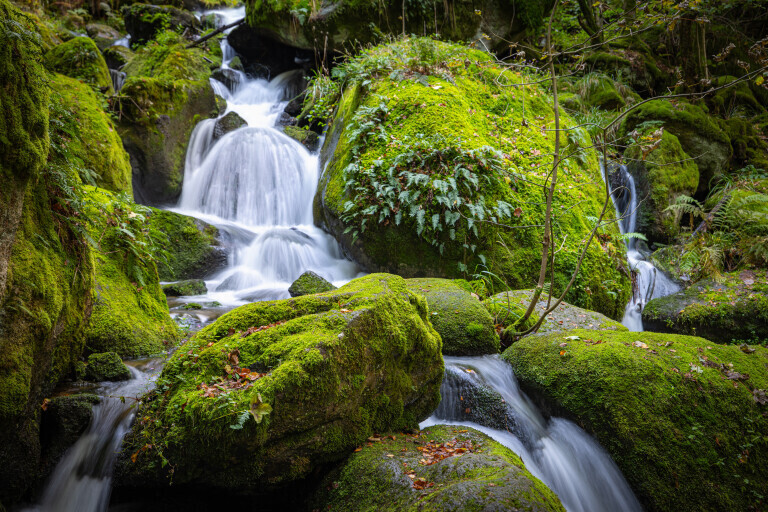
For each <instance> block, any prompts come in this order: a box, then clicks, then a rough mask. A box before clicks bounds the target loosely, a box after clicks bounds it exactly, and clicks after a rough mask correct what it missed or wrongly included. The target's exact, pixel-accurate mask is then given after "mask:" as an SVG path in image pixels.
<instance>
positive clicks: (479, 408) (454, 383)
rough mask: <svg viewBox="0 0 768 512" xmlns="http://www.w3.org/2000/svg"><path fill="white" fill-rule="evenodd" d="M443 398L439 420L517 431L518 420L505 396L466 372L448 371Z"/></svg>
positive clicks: (441, 391)
mask: <svg viewBox="0 0 768 512" xmlns="http://www.w3.org/2000/svg"><path fill="white" fill-rule="evenodd" d="M440 397H441V400H440V405H439V406H438V407H437V409H436V410H435V412H434V416H435V417H437V418H441V419H444V420H448V421H458V422H466V421H471V422H473V423H477V424H478V425H482V426H484V427H489V428H494V429H497V430H506V431H508V432H514V431H515V420H514V418H513V417H512V414H511V411H510V408H509V405H507V403H506V402H505V401H504V399H503V398H502V397H501V395H499V394H498V393H497V392H496V391H494V390H493V389H491V388H489V387H488V386H486V385H485V384H483V383H481V382H480V381H479V380H478V379H477V378H476V377H474V374H472V373H468V372H466V371H464V369H460V368H455V367H446V368H445V376H444V377H443V384H442V385H441V386H440Z"/></svg>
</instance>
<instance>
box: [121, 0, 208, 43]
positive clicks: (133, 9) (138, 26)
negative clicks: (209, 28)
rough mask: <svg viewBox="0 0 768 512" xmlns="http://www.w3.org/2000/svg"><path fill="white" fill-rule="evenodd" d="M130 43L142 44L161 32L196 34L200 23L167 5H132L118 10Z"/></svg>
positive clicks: (192, 16) (180, 10) (186, 13)
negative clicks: (129, 36) (121, 15)
mask: <svg viewBox="0 0 768 512" xmlns="http://www.w3.org/2000/svg"><path fill="white" fill-rule="evenodd" d="M120 12H122V14H123V19H124V20H125V29H126V30H127V31H128V33H129V34H130V35H131V42H132V43H135V44H144V43H146V42H147V41H150V40H151V39H154V37H155V35H157V33H158V32H160V31H162V30H169V29H170V30H173V31H175V32H179V33H182V32H184V31H187V32H191V33H193V34H194V33H197V32H198V30H200V21H198V19H197V18H196V17H195V15H194V14H192V13H191V12H189V11H185V10H183V9H177V8H176V7H171V6H169V5H149V4H133V5H125V6H123V7H122V8H121V9H120Z"/></svg>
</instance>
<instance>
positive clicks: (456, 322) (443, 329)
mask: <svg viewBox="0 0 768 512" xmlns="http://www.w3.org/2000/svg"><path fill="white" fill-rule="evenodd" d="M407 283H408V289H409V290H411V291H412V292H414V293H418V294H419V295H423V296H424V297H425V298H426V299H427V304H428V305H429V320H430V321H431V322H432V325H433V326H434V328H435V330H436V331H437V332H438V333H440V337H441V338H442V339H443V355H452V356H477V355H482V354H496V353H498V352H499V337H498V336H497V335H496V331H495V330H494V325H493V318H492V317H491V315H490V314H489V313H488V310H486V309H485V308H484V307H483V305H482V303H481V302H480V300H478V299H477V298H476V297H473V296H472V294H471V292H469V291H468V290H465V289H463V288H461V287H460V286H459V285H458V284H456V282H454V281H452V280H450V279H437V278H419V279H408V280H407Z"/></svg>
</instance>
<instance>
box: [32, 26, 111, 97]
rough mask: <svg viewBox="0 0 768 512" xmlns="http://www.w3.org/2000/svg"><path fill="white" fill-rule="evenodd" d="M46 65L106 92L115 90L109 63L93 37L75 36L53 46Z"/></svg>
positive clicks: (52, 69)
mask: <svg viewBox="0 0 768 512" xmlns="http://www.w3.org/2000/svg"><path fill="white" fill-rule="evenodd" d="M45 66H46V67H47V68H48V69H50V70H51V71H55V72H57V73H61V74H62V75H66V76H69V77H72V78H77V79H78V80H82V81H83V82H85V83H86V84H88V85H92V86H94V87H97V88H99V89H101V90H102V91H104V92H108V93H111V92H113V89H112V78H110V76H109V68H108V67H107V63H106V61H105V60H104V57H103V56H102V55H101V51H100V50H99V48H98V46H96V43H94V42H93V39H91V38H88V37H74V38H72V39H70V40H69V41H67V42H66V43H62V44H60V45H58V46H56V47H54V48H52V49H51V50H49V51H48V52H47V53H46V54H45Z"/></svg>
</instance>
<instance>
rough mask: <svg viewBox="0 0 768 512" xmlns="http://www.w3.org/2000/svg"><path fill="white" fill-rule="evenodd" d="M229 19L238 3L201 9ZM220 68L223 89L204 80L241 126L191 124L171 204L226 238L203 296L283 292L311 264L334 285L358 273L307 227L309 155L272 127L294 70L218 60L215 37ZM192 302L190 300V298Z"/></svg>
mask: <svg viewBox="0 0 768 512" xmlns="http://www.w3.org/2000/svg"><path fill="white" fill-rule="evenodd" d="M209 13H214V14H217V15H218V16H219V20H220V23H229V22H231V21H234V20H236V19H239V18H241V17H242V16H243V12H242V8H241V9H235V10H222V11H206V13H205V14H209ZM222 51H223V54H224V65H223V66H222V68H224V69H228V72H229V73H231V74H234V75H236V76H237V80H235V84H234V85H233V90H229V89H228V88H227V87H226V86H225V85H224V84H222V83H220V82H218V81H216V80H213V79H212V80H211V82H212V85H213V87H214V90H215V91H216V93H217V94H219V95H221V96H223V97H224V98H225V99H226V100H227V110H226V112H224V113H223V114H222V116H223V115H226V114H227V113H229V112H236V113H237V114H238V115H239V116H240V117H242V118H243V119H244V120H245V121H246V122H247V123H248V125H247V126H244V127H242V128H239V129H237V130H235V131H233V132H230V133H228V134H226V135H224V136H223V137H221V138H220V139H218V140H214V126H215V123H216V120H214V119H209V120H205V121H203V122H201V123H199V124H198V125H197V127H196V128H195V130H194V132H193V134H192V137H191V139H190V143H189V146H188V149H187V157H186V162H185V174H184V185H183V189H182V193H181V197H180V198H179V203H178V205H177V207H176V208H174V209H173V210H174V211H177V212H179V213H183V214H186V215H191V216H193V217H197V218H199V219H201V220H204V221H206V222H209V223H211V224H213V225H215V226H217V227H219V228H220V229H222V230H224V231H226V232H228V233H229V234H230V235H232V236H233V238H234V239H235V247H234V249H233V252H232V254H231V255H230V259H229V265H228V267H227V268H226V269H225V270H224V271H223V272H221V273H219V274H218V275H216V276H213V277H212V278H211V279H210V280H209V281H207V282H206V285H207V287H208V290H209V293H208V294H207V295H206V296H205V297H204V298H203V300H215V301H218V302H220V303H222V304H224V305H225V306H237V305H240V304H243V303H245V302H252V301H256V300H270V299H280V298H286V297H288V296H289V294H288V287H289V286H290V285H291V283H292V282H293V281H294V280H296V278H298V277H299V276H300V275H301V274H302V273H303V272H305V271H307V270H312V271H314V272H316V273H317V274H319V275H321V276H323V277H324V278H326V279H327V280H329V281H331V282H332V283H333V284H335V285H336V286H340V285H342V284H344V283H346V282H348V281H349V280H351V279H353V278H355V277H357V276H358V275H360V272H359V269H358V267H357V265H356V264H355V263H353V262H352V261H350V260H348V259H346V258H344V255H343V254H342V252H341V249H340V247H339V244H338V243H337V242H336V240H335V239H333V238H332V237H331V236H330V235H328V234H327V233H325V232H324V231H322V230H321V229H319V228H317V227H315V226H314V219H313V213H312V204H313V201H314V196H315V191H316V189H317V183H318V180H319V159H318V155H316V154H311V153H310V152H309V151H307V150H306V149H305V148H304V146H302V145H301V144H299V143H298V142H296V141H295V140H293V139H291V138H290V137H287V136H286V135H284V134H283V133H282V132H281V131H280V130H279V129H277V128H276V127H275V123H276V121H277V118H278V116H279V114H280V112H282V110H283V109H284V108H285V105H286V103H287V101H288V100H290V99H291V98H293V97H294V96H296V95H297V94H298V93H299V90H298V87H299V86H300V84H301V78H302V72H301V71H291V72H287V73H283V74H281V75H279V76H277V77H276V78H274V79H273V80H272V81H267V80H264V79H251V78H249V77H248V76H247V75H245V74H244V73H242V72H239V71H235V70H231V69H229V68H228V63H229V61H230V60H231V59H232V58H234V56H235V53H234V51H233V50H232V49H231V48H230V46H229V45H228V44H227V43H226V40H225V41H224V42H223V43H222ZM194 300H197V301H199V300H200V297H196V298H195V299H194Z"/></svg>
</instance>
